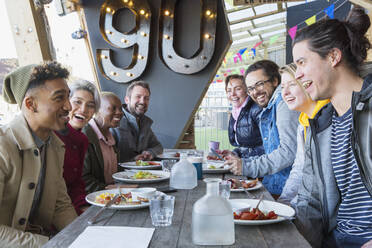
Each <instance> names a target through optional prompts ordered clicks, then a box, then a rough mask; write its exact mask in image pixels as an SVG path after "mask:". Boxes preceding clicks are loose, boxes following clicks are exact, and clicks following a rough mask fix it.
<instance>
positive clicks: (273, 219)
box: [229, 199, 295, 225]
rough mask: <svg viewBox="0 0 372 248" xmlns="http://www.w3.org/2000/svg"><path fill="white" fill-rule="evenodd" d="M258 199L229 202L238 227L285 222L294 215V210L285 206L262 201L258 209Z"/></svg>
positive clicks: (232, 200)
mask: <svg viewBox="0 0 372 248" xmlns="http://www.w3.org/2000/svg"><path fill="white" fill-rule="evenodd" d="M258 201H259V200H258V199H231V200H229V202H230V204H231V207H232V209H233V214H234V223H235V224H238V225H267V224H273V223H277V222H281V221H284V220H287V219H288V218H292V217H293V216H294V215H295V210H294V209H293V208H292V207H290V206H287V205H285V204H282V203H279V202H274V201H267V200H263V201H262V202H261V203H260V205H259V207H258V209H255V208H254V207H255V206H257V203H258Z"/></svg>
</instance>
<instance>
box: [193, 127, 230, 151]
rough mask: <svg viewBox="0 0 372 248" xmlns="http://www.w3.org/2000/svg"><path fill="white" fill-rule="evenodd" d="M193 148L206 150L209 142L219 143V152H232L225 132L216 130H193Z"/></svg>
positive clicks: (198, 128) (197, 128)
mask: <svg viewBox="0 0 372 248" xmlns="http://www.w3.org/2000/svg"><path fill="white" fill-rule="evenodd" d="M194 132H195V146H196V149H198V150H208V142H209V141H219V142H220V150H225V149H227V150H232V149H233V148H234V147H233V146H231V145H230V142H229V137H228V132H227V130H222V129H217V128H204V127H203V128H200V127H196V128H195V131H194Z"/></svg>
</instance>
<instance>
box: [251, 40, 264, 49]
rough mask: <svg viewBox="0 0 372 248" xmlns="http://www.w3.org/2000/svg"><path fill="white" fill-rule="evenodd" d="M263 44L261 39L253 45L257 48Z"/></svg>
mask: <svg viewBox="0 0 372 248" xmlns="http://www.w3.org/2000/svg"><path fill="white" fill-rule="evenodd" d="M261 44H262V41H260V42H257V43H256V45H254V46H253V48H256V47H258V46H259V45H261Z"/></svg>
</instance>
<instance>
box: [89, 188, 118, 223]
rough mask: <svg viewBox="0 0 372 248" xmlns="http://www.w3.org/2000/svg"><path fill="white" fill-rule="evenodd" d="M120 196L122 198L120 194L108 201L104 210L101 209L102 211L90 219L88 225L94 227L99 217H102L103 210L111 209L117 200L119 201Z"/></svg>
mask: <svg viewBox="0 0 372 248" xmlns="http://www.w3.org/2000/svg"><path fill="white" fill-rule="evenodd" d="M119 196H120V195H119V194H118V195H115V196H114V198H112V199H111V200H110V201H108V202H107V203H106V205H105V206H104V207H103V208H101V209H100V210H99V211H98V212H97V213H96V215H94V216H93V217H92V218H90V219H89V220H88V224H89V225H93V224H94V223H95V222H96V220H97V218H98V216H100V215H101V213H102V212H103V210H105V209H106V208H109V207H110V206H111V205H112V204H113V203H114V202H115V201H116V199H118V197H119Z"/></svg>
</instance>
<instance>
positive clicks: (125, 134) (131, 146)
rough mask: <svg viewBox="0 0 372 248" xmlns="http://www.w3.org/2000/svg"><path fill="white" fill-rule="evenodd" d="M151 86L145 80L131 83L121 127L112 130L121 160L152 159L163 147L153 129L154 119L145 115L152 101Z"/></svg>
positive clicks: (124, 105)
mask: <svg viewBox="0 0 372 248" xmlns="http://www.w3.org/2000/svg"><path fill="white" fill-rule="evenodd" d="M150 95H151V92H150V86H149V85H148V84H147V83H146V82H144V81H135V82H133V83H131V84H130V85H129V86H128V88H127V92H126V96H125V99H124V100H125V104H123V112H124V116H123V118H122V119H121V121H120V127H118V128H115V129H113V130H112V134H113V136H114V138H115V140H116V142H117V144H118V147H119V152H120V154H119V160H120V161H119V162H128V161H134V160H151V159H153V158H154V157H155V156H156V155H158V154H161V153H162V152H163V147H162V145H161V144H160V142H159V141H158V139H157V138H156V136H155V134H154V133H153V132H152V130H151V125H152V122H153V121H152V120H151V119H150V118H149V117H147V116H146V115H145V113H146V111H147V108H148V106H149V102H150Z"/></svg>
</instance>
